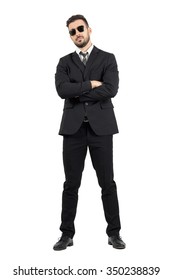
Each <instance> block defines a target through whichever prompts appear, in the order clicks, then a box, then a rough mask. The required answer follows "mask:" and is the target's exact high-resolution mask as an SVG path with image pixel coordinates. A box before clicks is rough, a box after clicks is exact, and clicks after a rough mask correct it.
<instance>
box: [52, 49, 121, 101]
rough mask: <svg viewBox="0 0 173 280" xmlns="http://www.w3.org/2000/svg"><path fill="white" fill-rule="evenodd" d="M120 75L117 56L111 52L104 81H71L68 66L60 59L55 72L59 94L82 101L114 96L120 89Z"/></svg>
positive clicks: (62, 96) (64, 97)
mask: <svg viewBox="0 0 173 280" xmlns="http://www.w3.org/2000/svg"><path fill="white" fill-rule="evenodd" d="M118 84H119V76H118V69H117V63H116V60H115V57H114V55H113V54H110V55H109V57H108V61H107V65H106V67H105V70H104V74H103V78H102V81H97V80H91V81H90V80H88V81H82V82H71V81H70V78H69V75H68V71H67V67H66V66H65V64H64V62H63V60H62V59H60V61H59V64H58V66H57V71H56V74H55V85H56V89H57V92H58V95H59V96H60V97H61V98H63V99H66V98H78V99H79V101H80V102H85V101H100V100H106V99H109V98H112V97H114V96H115V95H116V94H117V91H118Z"/></svg>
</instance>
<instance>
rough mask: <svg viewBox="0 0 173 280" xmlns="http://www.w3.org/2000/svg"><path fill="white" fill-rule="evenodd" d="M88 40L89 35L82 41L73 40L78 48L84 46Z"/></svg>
mask: <svg viewBox="0 0 173 280" xmlns="http://www.w3.org/2000/svg"><path fill="white" fill-rule="evenodd" d="M89 40H90V36H89V35H88V37H87V38H86V39H84V41H82V42H74V43H75V45H76V46H77V47H78V48H84V47H85V46H86V45H87V44H88V42H89Z"/></svg>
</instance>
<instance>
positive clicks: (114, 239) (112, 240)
mask: <svg viewBox="0 0 173 280" xmlns="http://www.w3.org/2000/svg"><path fill="white" fill-rule="evenodd" d="M108 244H109V245H112V246H113V247H114V248H115V249H124V248H125V247H126V244H125V243H124V242H123V240H122V239H121V237H120V236H119V235H115V236H111V237H109V238H108Z"/></svg>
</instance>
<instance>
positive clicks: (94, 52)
mask: <svg viewBox="0 0 173 280" xmlns="http://www.w3.org/2000/svg"><path fill="white" fill-rule="evenodd" d="M98 52H99V49H98V48H96V47H95V46H94V48H93V50H92V52H91V53H90V56H89V58H88V61H87V63H86V67H85V77H86V76H87V74H88V72H89V71H90V69H91V66H92V64H93V63H94V61H95V60H96V58H97V54H98Z"/></svg>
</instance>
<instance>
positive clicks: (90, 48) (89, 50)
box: [76, 45, 94, 56]
mask: <svg viewBox="0 0 173 280" xmlns="http://www.w3.org/2000/svg"><path fill="white" fill-rule="evenodd" d="M93 47H94V46H93V45H91V46H90V47H89V49H87V51H86V52H87V53H88V56H89V55H90V53H91V52H92V49H93ZM76 52H77V54H78V55H80V54H79V53H80V52H81V49H79V48H77V49H76ZM86 52H84V53H86Z"/></svg>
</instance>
